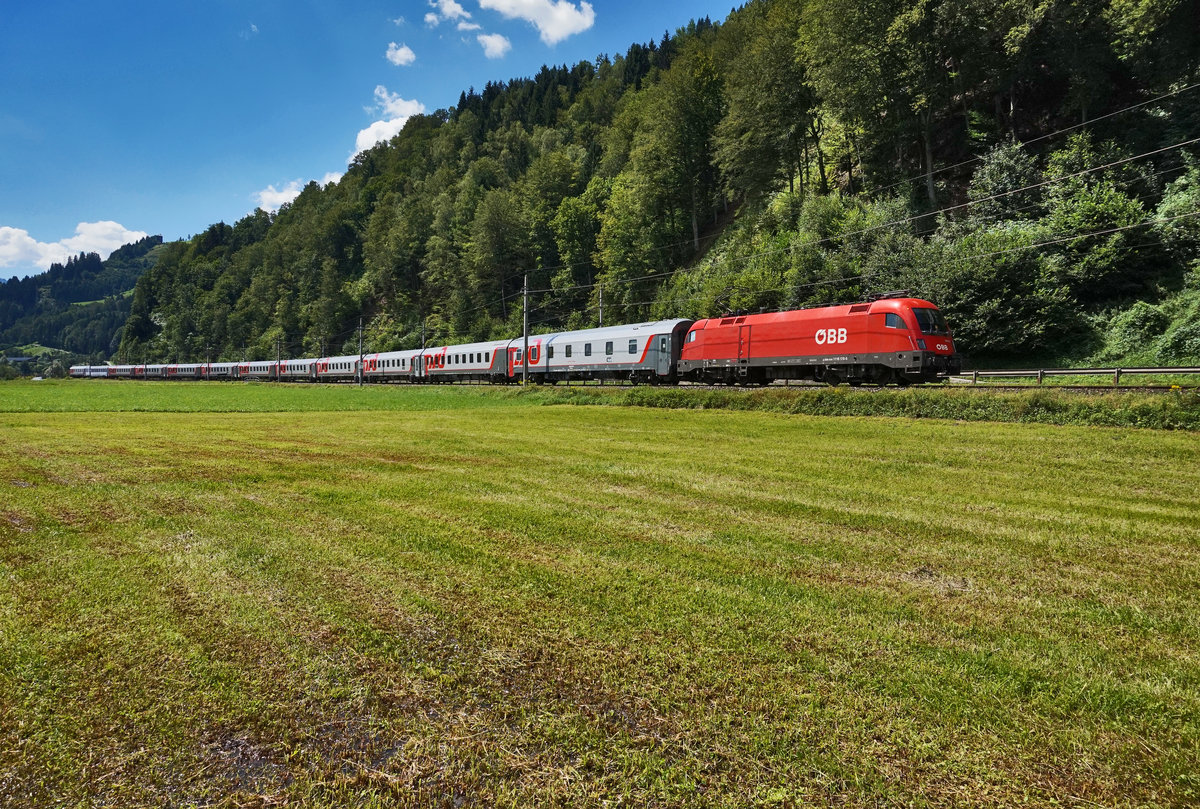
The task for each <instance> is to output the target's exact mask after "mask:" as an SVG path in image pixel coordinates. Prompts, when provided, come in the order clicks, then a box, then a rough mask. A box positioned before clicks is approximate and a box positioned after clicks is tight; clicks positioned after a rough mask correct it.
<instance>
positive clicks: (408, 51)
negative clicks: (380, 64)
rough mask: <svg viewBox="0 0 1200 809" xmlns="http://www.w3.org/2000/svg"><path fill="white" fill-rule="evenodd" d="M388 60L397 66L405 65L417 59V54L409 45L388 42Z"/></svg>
mask: <svg viewBox="0 0 1200 809" xmlns="http://www.w3.org/2000/svg"><path fill="white" fill-rule="evenodd" d="M387 60H388V61H389V62H391V63H392V64H393V65H396V66H397V67H403V66H404V65H411V64H412V63H413V62H415V61H417V55H416V54H415V53H413V49H412V48H410V47H408V46H407V45H397V44H396V43H395V42H392V43H389V44H388V49H387Z"/></svg>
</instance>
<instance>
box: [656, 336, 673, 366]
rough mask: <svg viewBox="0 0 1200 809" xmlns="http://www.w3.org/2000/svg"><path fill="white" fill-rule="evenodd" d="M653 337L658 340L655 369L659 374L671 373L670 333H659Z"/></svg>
mask: <svg viewBox="0 0 1200 809" xmlns="http://www.w3.org/2000/svg"><path fill="white" fill-rule="evenodd" d="M653 339H655V340H658V345H657V346H656V348H657V349H658V367H657V368H656V369H655V370H656V371H657V372H658V375H659V376H669V375H670V373H671V335H669V334H660V335H658V336H657V337H654V338H653Z"/></svg>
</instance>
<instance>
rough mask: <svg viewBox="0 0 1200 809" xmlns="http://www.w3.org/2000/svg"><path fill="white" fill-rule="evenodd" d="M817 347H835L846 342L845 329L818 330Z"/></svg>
mask: <svg viewBox="0 0 1200 809" xmlns="http://www.w3.org/2000/svg"><path fill="white" fill-rule="evenodd" d="M816 340H817V345H819V346H823V345H834V344H835V343H844V342H846V330H845V329H817V334H816Z"/></svg>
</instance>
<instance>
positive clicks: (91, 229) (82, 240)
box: [0, 220, 149, 270]
mask: <svg viewBox="0 0 1200 809" xmlns="http://www.w3.org/2000/svg"><path fill="white" fill-rule="evenodd" d="M148 235H149V234H147V233H145V232H143V231H140V230H130V229H129V228H127V227H125V226H124V225H122V224H120V223H118V222H112V221H108V220H105V221H101V222H80V223H79V224H78V225H76V226H75V235H74V236H71V237H68V238H66V239H61V240H59V241H57V242H39V241H38V240H37V239H35V238H33V237H32V236H30V235H29V232H28V231H26V230H21V229H20V228H10V227H0V267H38V268H40V269H43V270H45V269H49V267H50V265H51V264H53V263H55V262H58V263H60V264H61V263H63V262H65V261H66V260H67V259H68V258H70V257H71V256H74V255H78V254H79V253H99V254H100V258H108V257H109V256H110V255H112V252H113V251H114V250H116V249H117V248H118V247H120V246H122V245H125V244H129V243H130V242H136V241H138V240H139V239H144V238H146V236H148Z"/></svg>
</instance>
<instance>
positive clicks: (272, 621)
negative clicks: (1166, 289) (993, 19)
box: [0, 383, 1200, 807]
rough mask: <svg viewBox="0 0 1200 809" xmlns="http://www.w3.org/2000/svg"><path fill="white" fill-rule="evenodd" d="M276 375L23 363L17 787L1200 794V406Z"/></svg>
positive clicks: (573, 794) (15, 583) (1047, 796)
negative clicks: (227, 403) (534, 394)
mask: <svg viewBox="0 0 1200 809" xmlns="http://www.w3.org/2000/svg"><path fill="white" fill-rule="evenodd" d="M63 384H64V386H69V385H70V384H71V383H63ZM85 385H86V383H80V384H79V385H77V386H76V387H73V388H72V387H64V390H68V391H72V392H73V393H71V395H74V396H82V397H84V399H83V400H81V401H83V402H84V405H86V397H87V396H89V395H91V394H90V393H88V394H84V393H80V391H83V390H87V391H92V390H95V391H100V392H98V393H97V394H96V396H97V397H99V399H97V400H93V402H92V404H93V405H94V406H93V407H92V408H91V409H92V410H104V409H105V407H104V405H103V402H102V401H101V400H102V399H103V397H104V396H107V395H118V394H115V393H114V394H108V393H107V392H106V391H107V390H109V388H108V387H106V386H103V385H94V386H91V387H84V386H85ZM114 387H115V386H114ZM161 387H162V388H175V387H176V386H161ZM232 387H233V386H230V389H232ZM248 387H257V388H260V389H263V390H265V392H263V393H261V394H258V393H255V394H251V395H262V396H263V397H265V398H263V399H262V401H261V402H260V404H259V406H257V407H256V408H254V409H257V410H260V411H262V412H249V413H225V412H86V411H87V410H88V408H87V407H86V406H84V405H80V406H77V407H71V408H64V409H69V410H76V411H80V412H57V413H54V412H11V411H15V410H21V409H31V408H21V407H17V406H13V405H12V401H13V400H12V398H9V399H8V404H9V407H7V408H6V407H5V403H4V397H5V396H6V395H8V393H9V392H10V391H16V390H18V388H0V410H6V409H7V410H8V411H10V412H0V435H2V436H3V441H0V581H2V582H3V586H2V587H0V806H46V805H71V806H74V805H82V806H93V805H94V806H108V805H112V806H138V805H153V806H159V805H172V806H178V805H181V806H190V805H214V804H216V805H229V806H280V805H285V804H287V805H293V806H294V805H305V806H344V805H367V806H373V805H377V806H405V805H414V806H441V805H446V806H457V805H464V804H465V805H485V806H487V805H504V806H525V805H538V806H555V805H557V806H604V805H609V806H617V805H624V806H644V805H659V806H778V807H787V806H805V805H814V804H815V805H826V804H834V805H845V806H880V805H884V806H900V805H904V806H910V805H912V806H950V805H964V804H966V805H990V806H1012V805H1016V804H1031V805H1041V806H1050V805H1081V806H1082V805H1093V804H1101V805H1130V806H1135V805H1137V806H1141V805H1162V806H1184V805H1194V804H1196V803H1197V802H1200V775H1198V773H1197V765H1196V762H1197V761H1200V622H1198V621H1197V618H1196V616H1197V612H1198V610H1197V607H1198V606H1200V528H1198V526H1200V505H1198V503H1197V491H1200V467H1198V465H1197V463H1196V460H1197V457H1198V454H1197V450H1198V449H1200V439H1198V438H1197V436H1196V434H1194V433H1190V432H1163V431H1152V430H1127V429H1111V428H1079V427H1055V426H1046V425H1025V424H995V423H955V422H948V421H937V420H910V419H899V418H875V419H866V418H826V417H811V416H803V415H782V414H774V413H755V412H729V411H712V410H703V411H699V410H667V409H645V408H623V407H622V408H618V407H591V406H579V407H532V406H528V405H529V404H530V403H531V402H535V401H537V400H536V399H532V398H529V397H524V398H522V397H519V396H510V395H507V394H506V395H490V394H486V393H484V392H475V391H470V390H467V391H459V392H454V391H438V390H433V391H413V390H409V389H399V390H397V389H389V390H387V391H383V394H386V396H388V397H390V398H387V399H385V398H384V397H383V395H381V394H379V393H370V391H371V390H372V389H369V388H368V389H366V390H365V391H359V392H356V391H355V389H351V388H345V389H341V390H340V391H338V392H337V393H336V396H339V397H346V400H345V401H346V402H355V401H357V402H359V404H360V405H361V406H362V407H361V409H355V406H353V405H351V404H339V405H338V406H337V407H336V408H335V409H336V410H337V411H338V412H318V411H315V410H313V408H314V407H315V406H320V405H321V403H322V401H323V402H324V403H325V404H326V405H328V402H329V400H328V399H326V400H315V399H314V400H303V401H299V400H296V399H292V398H286V399H283V400H274V403H272V400H271V399H270V398H269V397H270V396H271V395H272V394H271V392H270V386H248ZM102 388H103V391H101V389H102ZM212 388H213V390H212V391H211V392H209V393H194V394H193V393H191V392H190V391H197V390H201V389H206V390H207V389H209V387H208V386H194V387H193V388H186V389H185V388H184V387H178V390H177V391H176V393H175V395H176V396H177V397H178V396H183V395H184V394H183V391H185V390H187V391H189V392H188V393H187V394H186V396H185V397H184V401H183V402H182V403H181V404H180V406H178V407H177V408H175V409H180V410H185V409H188V408H191V409H192V410H196V411H204V410H219V409H220V408H219V407H216V406H215V405H214V404H213V402H211V401H206V400H205V399H204V397H205V396H223V395H225V394H224V393H222V392H220V390H223V389H224V388H223V386H212ZM218 389H220V390H218ZM42 390H54V388H43V389H42ZM134 390H137V389H136V388H129V389H128V390H127V391H126V392H125V393H122V394H120V395H123V396H136V395H137V394H135V393H130V392H129V391H134ZM143 390H145V395H146V396H158V395H162V394H159V393H156V392H153V391H150V390H146V389H143ZM319 390H322V389H320V388H295V389H292V388H286V389H285V390H284V391H283V392H280V393H277V394H274V395H279V396H284V397H293V396H300V397H303V396H311V395H312V394H311V393H310V392H309V391H319ZM297 391H298V392H297ZM355 396H362V397H370V396H380V397H381V398H379V399H373V400H368V399H363V398H360V399H353V398H352V397H355ZM336 401H337V402H342V400H341V399H338V400H336ZM146 404H147V406H146V407H143V408H140V409H142V410H164V409H167V408H166V407H165V406H163V405H162V403H160V404H159V405H155V406H152V403H150V402H147V403H146ZM121 409H122V410H125V411H131V410H135V409H138V408H133V407H122V408H121ZM274 411H294V412H274Z"/></svg>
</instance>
